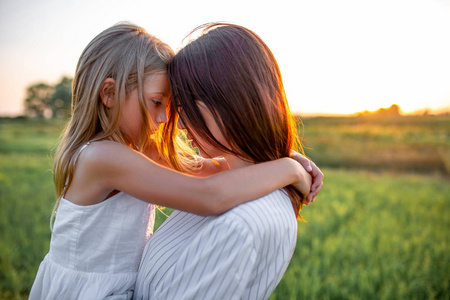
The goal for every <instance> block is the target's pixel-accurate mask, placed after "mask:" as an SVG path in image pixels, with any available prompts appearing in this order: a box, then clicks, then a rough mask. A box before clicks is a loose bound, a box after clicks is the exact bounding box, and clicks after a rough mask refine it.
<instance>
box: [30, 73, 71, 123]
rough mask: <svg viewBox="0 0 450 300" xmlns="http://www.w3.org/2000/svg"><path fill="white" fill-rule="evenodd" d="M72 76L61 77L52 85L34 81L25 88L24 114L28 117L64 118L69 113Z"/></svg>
mask: <svg viewBox="0 0 450 300" xmlns="http://www.w3.org/2000/svg"><path fill="white" fill-rule="evenodd" d="M71 99H72V78H69V77H63V78H61V81H60V82H59V83H57V84H56V85H54V86H52V85H49V84H47V83H42V82H40V83H36V84H33V85H30V86H29V87H28V88H27V93H26V98H25V114H26V116H28V117H38V118H42V117H46V118H65V117H67V116H69V115H70V105H71Z"/></svg>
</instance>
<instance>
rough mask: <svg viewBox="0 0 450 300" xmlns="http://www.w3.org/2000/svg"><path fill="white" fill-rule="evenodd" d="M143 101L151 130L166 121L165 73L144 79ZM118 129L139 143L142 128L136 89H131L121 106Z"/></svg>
mask: <svg viewBox="0 0 450 300" xmlns="http://www.w3.org/2000/svg"><path fill="white" fill-rule="evenodd" d="M143 88H144V103H145V107H146V113H147V116H148V117H149V118H150V119H151V120H152V123H154V124H152V126H153V128H152V131H155V130H157V129H158V126H159V125H160V124H163V123H165V122H167V105H168V103H169V99H170V88H169V80H168V77H167V74H166V73H157V74H152V75H150V76H148V77H147V78H146V80H145V81H144V87H143ZM121 113H122V116H121V124H120V129H121V130H122V131H123V132H124V133H126V134H127V136H128V137H129V138H131V139H132V142H133V143H134V144H135V145H139V139H140V134H141V130H142V113H141V108H140V106H139V96H138V89H137V88H135V89H133V90H132V91H131V92H130V93H129V94H128V96H127V98H126V100H125V105H124V106H123V108H122V112H121Z"/></svg>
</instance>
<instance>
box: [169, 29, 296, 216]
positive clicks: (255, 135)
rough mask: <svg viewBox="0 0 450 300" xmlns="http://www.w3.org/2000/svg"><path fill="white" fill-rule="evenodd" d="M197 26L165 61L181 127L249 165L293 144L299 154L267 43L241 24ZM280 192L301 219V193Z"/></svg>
mask: <svg viewBox="0 0 450 300" xmlns="http://www.w3.org/2000/svg"><path fill="white" fill-rule="evenodd" d="M200 28H203V33H202V35H201V36H200V37H199V38H197V39H196V40H194V41H192V42H190V43H189V44H188V45H187V46H185V47H184V48H183V49H181V50H180V51H179V52H178V53H177V54H176V55H175V57H174V58H173V59H172V60H171V62H170V64H169V78H170V87H171V92H172V98H173V104H174V105H176V106H178V107H181V108H182V112H181V113H180V118H181V119H182V121H183V123H184V124H185V125H186V127H187V128H188V129H189V130H193V131H195V132H196V133H197V134H198V135H200V136H202V138H204V139H205V140H206V141H208V142H209V143H210V144H211V145H213V146H214V147H216V148H218V149H222V150H223V151H225V152H228V153H232V154H233V155H236V156H238V157H239V158H241V159H243V160H246V161H251V162H253V163H260V162H265V161H269V160H275V159H278V158H281V157H289V154H290V152H291V150H293V149H294V148H295V149H296V150H297V151H300V152H302V147H301V143H300V142H299V140H298V137H297V134H296V128H295V122H294V120H293V118H292V116H291V113H290V110H289V107H288V103H287V100H286V95H285V92H284V87H283V83H282V78H281V73H280V69H279V67H278V64H277V62H276V60H275V57H274V56H273V54H272V52H271V51H270V49H269V48H268V47H267V45H266V44H265V43H264V42H263V41H262V39H261V38H260V37H259V36H257V35H256V34H255V33H253V32H252V31H250V30H248V29H246V28H244V27H242V26H238V25H232V24H222V23H214V24H207V25H204V26H201V27H200ZM198 29H199V28H197V29H196V30H198ZM194 31H195V30H194ZM196 100H199V101H201V102H203V103H204V104H205V105H206V106H207V107H208V109H209V110H210V111H211V113H212V114H213V116H214V117H215V118H216V120H219V121H218V122H217V123H218V126H219V128H220V130H221V132H222V134H223V136H224V137H225V139H226V140H227V142H228V144H229V147H227V146H225V145H223V144H221V143H220V142H219V141H217V140H216V139H215V138H214V136H213V135H212V134H211V132H210V131H209V130H208V127H207V126H206V124H205V121H204V120H203V118H202V115H201V113H200V110H199V109H198V107H197V105H196V103H195V101H196ZM176 119H177V117H176V115H175V114H174V113H173V114H172V115H171V117H170V118H169V120H170V121H169V122H170V124H169V127H173V128H174V127H176V121H177V120H176ZM285 190H286V191H287V193H288V194H289V196H290V199H291V201H292V205H293V207H294V211H295V214H296V216H297V217H299V218H300V219H301V217H300V216H299V212H300V210H301V207H302V204H301V199H302V195H300V194H299V193H298V192H297V190H295V189H294V188H293V187H292V186H288V187H286V188H285Z"/></svg>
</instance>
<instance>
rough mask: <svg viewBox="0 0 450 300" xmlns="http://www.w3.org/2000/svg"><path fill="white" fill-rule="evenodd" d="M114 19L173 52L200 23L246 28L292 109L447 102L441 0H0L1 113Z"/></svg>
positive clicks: (449, 6)
mask: <svg viewBox="0 0 450 300" xmlns="http://www.w3.org/2000/svg"><path fill="white" fill-rule="evenodd" d="M120 21H131V22H133V23H136V24H138V25H140V26H142V27H144V28H145V29H146V30H147V31H148V32H149V33H151V34H153V35H155V36H157V37H158V38H160V39H161V40H163V41H165V42H166V43H168V44H169V45H170V46H171V47H172V48H173V49H174V50H175V51H176V50H177V49H179V48H180V47H181V46H182V40H183V38H184V37H185V36H186V35H187V34H188V33H189V32H190V31H191V30H192V29H194V28H195V27H197V26H198V25H201V24H204V23H207V22H212V21H226V22H232V23H236V24H239V25H243V26H245V27H247V28H249V29H251V30H253V31H254V32H256V33H257V34H258V35H259V36H261V38H262V39H263V40H264V41H265V42H266V43H267V45H268V46H269V48H271V50H272V52H273V53H274V55H275V58H276V59H277V60H278V64H279V66H280V69H281V73H282V76H283V82H284V86H285V89H286V94H287V97H288V101H289V105H290V108H291V110H292V111H293V112H295V113H299V114H300V115H302V114H303V115H314V114H324V115H329V114H347V113H355V112H359V111H364V110H369V111H373V110H376V109H378V108H381V107H383V108H386V107H389V106H391V105H392V104H398V105H399V106H400V107H401V109H402V110H403V111H404V112H406V113H409V112H413V111H416V110H419V109H424V108H428V109H430V110H431V111H432V112H433V111H435V110H438V109H441V108H446V109H447V110H450V1H449V0H372V1H369V0H339V1H336V0H314V1H312V0H295V1H294V0H291V1H289V0H285V1H266V0H258V1H254V0H228V1H210V0H189V1H186V0H172V1H162V0H161V1H149V0H147V1H144V0H130V1H123V0H77V1H68V0H36V1H29V0H14V1H11V0H0V115H10V116H14V115H19V114H21V113H22V112H23V102H24V99H25V95H26V87H27V86H29V85H31V84H34V83H38V82H46V83H49V84H56V83H58V82H59V80H60V79H61V77H62V76H63V75H66V76H70V77H73V74H74V72H75V67H76V64H77V61H78V58H79V56H80V54H81V52H82V51H83V49H84V47H85V46H86V45H87V44H88V43H89V42H90V41H91V40H92V39H93V38H94V37H95V36H96V35H97V34H98V33H100V32H101V31H103V30H104V29H106V28H108V27H109V26H111V25H113V24H115V23H117V22H120Z"/></svg>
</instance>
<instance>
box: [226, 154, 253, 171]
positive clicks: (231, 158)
mask: <svg viewBox="0 0 450 300" xmlns="http://www.w3.org/2000/svg"><path fill="white" fill-rule="evenodd" d="M223 157H224V158H225V159H226V161H227V163H228V165H229V167H230V169H237V168H242V167H247V166H251V165H254V163H253V162H250V161H247V160H243V159H241V158H239V157H237V156H235V155H231V154H228V155H224V156H223Z"/></svg>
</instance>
